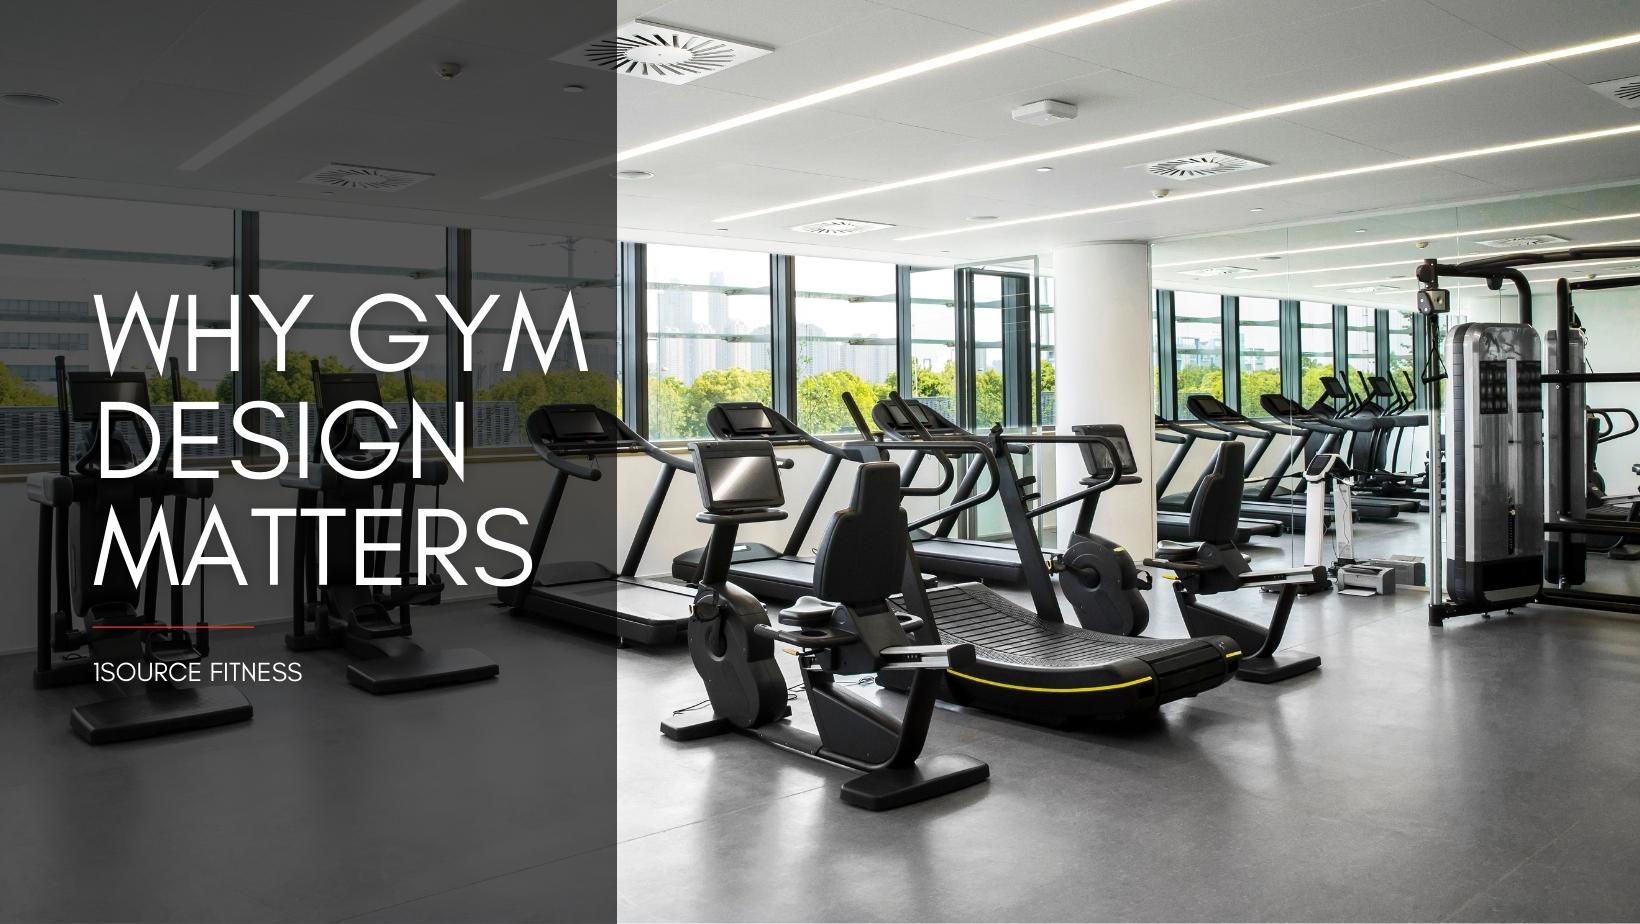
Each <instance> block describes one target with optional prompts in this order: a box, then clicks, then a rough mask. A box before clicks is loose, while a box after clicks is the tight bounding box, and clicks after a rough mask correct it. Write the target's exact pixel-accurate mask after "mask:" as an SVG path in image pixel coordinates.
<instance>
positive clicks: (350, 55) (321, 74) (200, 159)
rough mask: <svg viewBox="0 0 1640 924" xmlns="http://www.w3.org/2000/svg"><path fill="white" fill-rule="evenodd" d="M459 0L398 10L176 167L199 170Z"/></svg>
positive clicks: (428, 1)
mask: <svg viewBox="0 0 1640 924" xmlns="http://www.w3.org/2000/svg"><path fill="white" fill-rule="evenodd" d="M460 2H461V0H421V2H420V3H417V4H416V5H415V6H412V7H411V8H410V9H408V10H405V11H404V12H403V13H401V14H399V15H398V16H397V17H396V18H394V19H393V20H392V21H391V22H389V23H387V24H386V25H384V26H382V27H381V28H380V29H377V30H376V31H375V32H372V33H371V34H370V35H367V36H365V37H364V38H363V39H361V40H360V41H359V42H358V43H357V44H355V45H354V46H353V47H352V48H349V49H348V50H346V51H344V52H342V53H341V54H340V55H338V56H337V57H336V58H334V59H332V60H331V61H330V62H329V63H328V64H326V65H325V66H324V67H321V68H319V69H318V70H316V71H314V72H313V73H311V74H309V75H308V76H306V77H304V78H303V79H302V80H301V81H300V82H298V83H297V84H296V85H295V86H293V87H291V88H290V89H288V90H286V91H285V92H283V93H281V94H279V95H278V96H276V97H274V98H273V100H272V101H271V102H269V103H268V104H267V105H265V106H263V107H262V108H261V109H258V110H256V111H255V112H253V113H251V115H250V118H248V119H246V120H245V121H243V122H241V123H239V124H238V125H235V126H234V127H233V128H231V129H229V130H228V133H227V134H225V135H223V136H222V137H220V138H218V139H216V140H215V141H213V142H211V143H210V144H208V145H206V146H205V147H204V148H202V149H201V150H200V152H199V153H198V154H195V155H194V156H193V157H190V158H188V159H187V160H185V161H183V162H182V164H181V165H180V166H178V167H177V169H178V170H190V171H192V170H198V169H199V168H201V167H203V166H205V165H206V164H209V163H210V162H211V161H214V160H216V159H217V158H218V157H221V156H222V155H224V154H226V153H228V152H229V151H231V150H233V149H234V148H235V147H238V146H239V144H240V143H241V142H243V141H244V140H245V139H246V138H249V137H250V136H252V135H254V134H256V133H257V132H259V131H261V130H262V129H264V128H267V127H268V126H269V125H272V124H273V123H274V122H276V121H278V120H279V119H281V118H283V117H284V116H286V115H288V114H289V113H290V112H291V111H292V110H294V109H295V108H296V107H298V106H300V105H302V104H303V103H305V102H307V101H308V100H310V99H312V98H313V97H315V96H317V95H319V93H320V92H321V91H323V90H325V89H327V88H329V87H330V86H331V85H333V84H335V83H336V82H337V81H339V80H341V79H342V78H343V77H346V76H347V75H348V74H351V73H353V72H354V71H356V70H358V69H359V68H360V67H361V66H363V65H365V64H367V63H369V62H370V61H371V60H373V59H374V58H375V57H376V56H377V55H379V54H381V53H382V52H384V51H386V50H387V49H389V48H392V47H393V46H394V45H397V44H398V43H399V42H400V41H402V40H403V39H404V38H405V37H407V36H409V35H410V34H411V33H413V32H415V31H416V30H418V29H420V28H421V27H422V26H425V25H427V24H428V23H430V22H432V21H433V20H435V19H437V18H438V17H440V16H442V15H444V14H445V13H446V12H448V11H449V10H450V8H451V7H454V6H455V5H456V4H458V3H460Z"/></svg>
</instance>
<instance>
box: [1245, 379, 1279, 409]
mask: <svg viewBox="0 0 1640 924" xmlns="http://www.w3.org/2000/svg"><path fill="white" fill-rule="evenodd" d="M1280 393H1281V370H1280V369H1243V370H1242V373H1241V412H1242V413H1243V414H1246V415H1247V416H1249V417H1263V416H1265V414H1264V405H1262V404H1260V403H1259V397H1260V396H1261V395H1275V394H1280Z"/></svg>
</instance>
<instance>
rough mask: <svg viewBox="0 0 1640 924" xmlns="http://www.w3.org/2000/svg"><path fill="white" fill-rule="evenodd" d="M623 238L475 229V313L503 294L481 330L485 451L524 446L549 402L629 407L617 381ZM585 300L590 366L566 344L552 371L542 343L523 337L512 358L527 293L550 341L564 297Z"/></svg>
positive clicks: (476, 347)
mask: <svg viewBox="0 0 1640 924" xmlns="http://www.w3.org/2000/svg"><path fill="white" fill-rule="evenodd" d="M614 273H615V245H614V244H613V243H611V242H609V241H603V240H596V239H592V238H575V237H565V236H563V235H559V234H515V233H512V232H508V231H482V230H475V231H474V232H473V310H474V311H477V310H478V309H480V308H482V307H483V306H484V302H485V300H487V299H488V298H489V297H490V296H492V295H494V296H498V297H497V298H496V302H495V306H494V307H493V308H491V309H490V313H489V314H488V315H485V317H484V323H483V324H481V325H479V327H478V330H476V331H474V333H473V403H472V416H473V433H472V444H473V446H474V447H476V448H485V447H505V446H522V445H525V440H524V422H525V421H526V420H528V419H529V416H530V412H531V411H534V410H535V409H536V408H538V407H540V406H541V405H543V404H592V405H596V406H598V407H601V408H603V409H604V410H607V411H609V412H611V413H616V412H618V411H619V409H620V402H619V394H618V390H617V387H616V380H615V378H614V369H615V354H616V352H617V350H616V343H615V330H614V323H613V322H614V318H615V315H616V311H615V301H614V299H615V294H614V289H613V288H612V287H611V286H612V284H613V276H614ZM570 293H573V294H574V297H575V319H576V322H577V324H578V325H579V327H580V329H581V346H582V348H583V349H585V350H586V358H587V371H586V372H581V371H580V370H579V369H577V368H576V367H575V352H574V350H573V349H572V347H571V345H570V344H569V343H568V342H560V343H559V345H558V349H557V350H556V352H555V353H554V354H553V356H552V361H553V365H552V368H551V369H547V370H543V369H542V368H541V363H540V360H539V359H537V358H536V355H535V348H534V346H533V345H532V344H531V343H530V342H529V340H528V338H526V337H523V336H520V337H519V340H518V347H517V350H516V352H515V353H514V354H513V359H512V366H511V368H510V369H508V368H506V365H507V342H508V340H509V339H510V338H511V336H512V329H513V318H514V316H515V315H516V313H517V306H518V298H519V296H520V295H522V296H523V297H524V301H525V303H526V304H527V305H528V306H529V311H530V317H531V319H532V320H533V321H534V322H535V326H536V328H537V330H538V332H539V336H540V338H541V345H542V347H543V348H545V347H546V346H547V344H548V343H550V342H551V337H552V332H553V330H554V329H555V328H556V327H557V324H558V318H559V315H560V314H562V312H563V310H564V299H565V297H566V296H567V295H569V294H570Z"/></svg>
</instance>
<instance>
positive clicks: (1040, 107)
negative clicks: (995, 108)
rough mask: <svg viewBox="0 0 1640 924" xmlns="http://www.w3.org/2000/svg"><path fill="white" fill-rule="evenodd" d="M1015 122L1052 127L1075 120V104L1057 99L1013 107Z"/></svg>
mask: <svg viewBox="0 0 1640 924" xmlns="http://www.w3.org/2000/svg"><path fill="white" fill-rule="evenodd" d="M1012 115H1013V117H1014V121H1015V122H1024V123H1025V124H1026V125H1053V124H1054V123H1056V122H1069V121H1070V120H1072V119H1074V118H1076V104H1075V103H1067V102H1065V101H1064V100H1057V99H1039V100H1037V101H1036V102H1034V103H1026V104H1025V105H1023V106H1016V107H1014V111H1013V113H1012Z"/></svg>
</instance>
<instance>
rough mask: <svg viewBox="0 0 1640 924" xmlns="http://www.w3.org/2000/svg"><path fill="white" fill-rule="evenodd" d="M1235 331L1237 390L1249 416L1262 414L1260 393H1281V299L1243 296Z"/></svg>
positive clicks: (1242, 408)
mask: <svg viewBox="0 0 1640 924" xmlns="http://www.w3.org/2000/svg"><path fill="white" fill-rule="evenodd" d="M1239 304H1240V307H1239V310H1238V313H1239V314H1240V316H1241V320H1240V327H1239V329H1238V330H1237V331H1236V337H1237V345H1238V347H1239V352H1240V355H1241V368H1240V369H1239V370H1238V375H1239V378H1238V379H1237V394H1238V395H1240V398H1241V411H1242V413H1244V414H1246V415H1247V416H1248V417H1265V416H1268V415H1266V414H1265V412H1264V405H1263V403H1262V402H1260V401H1259V398H1260V396H1262V395H1269V394H1280V393H1281V302H1279V301H1277V300H1276V299H1273V298H1243V299H1241V300H1240V303H1239Z"/></svg>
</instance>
